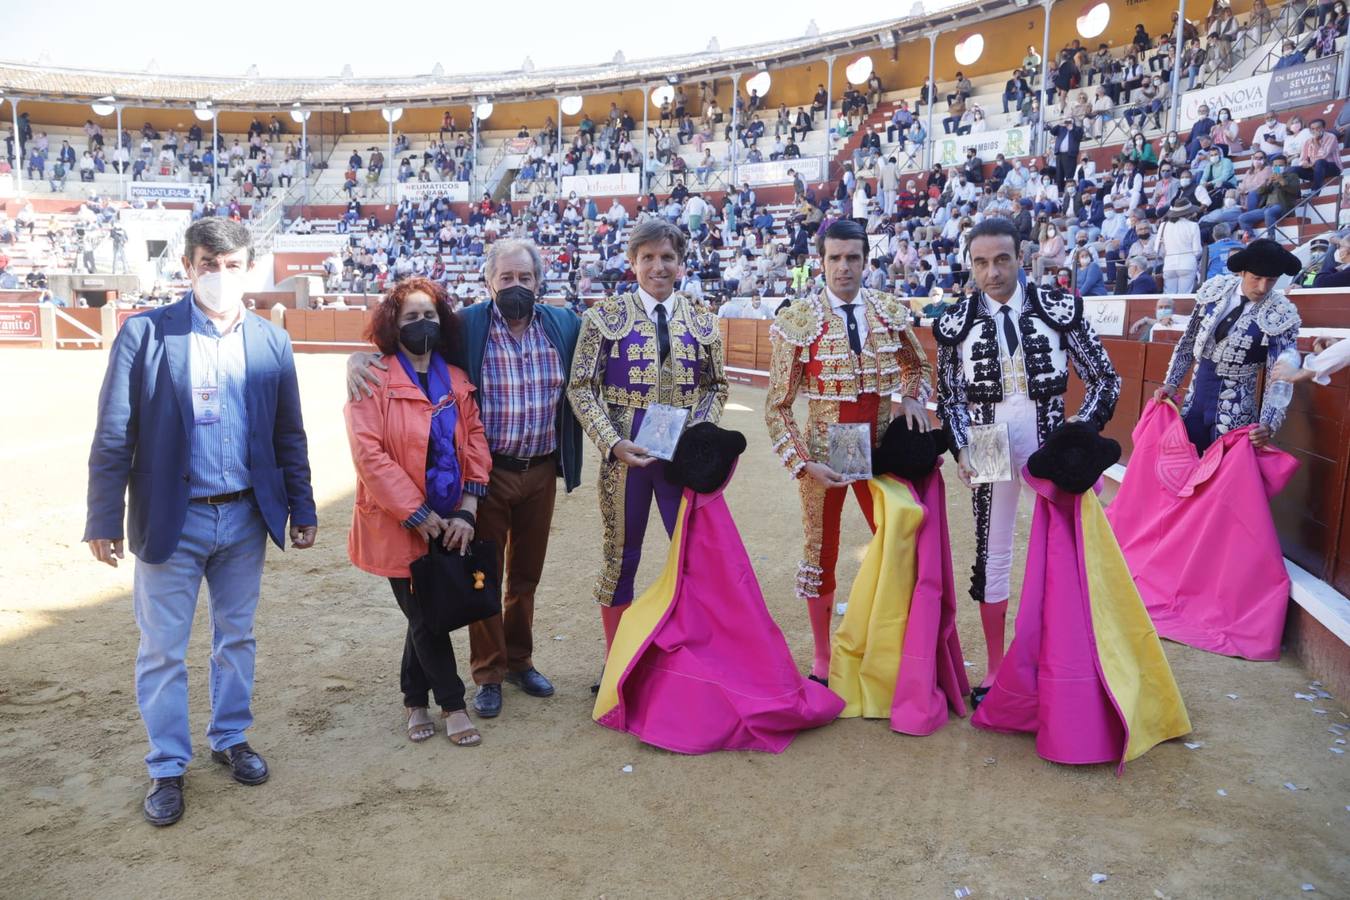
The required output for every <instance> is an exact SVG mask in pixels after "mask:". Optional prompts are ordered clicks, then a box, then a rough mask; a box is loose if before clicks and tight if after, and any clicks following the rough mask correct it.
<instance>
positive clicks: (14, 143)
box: [4, 112, 313, 199]
mask: <svg viewBox="0 0 1350 900" xmlns="http://www.w3.org/2000/svg"><path fill="white" fill-rule="evenodd" d="M83 130H84V141H83V148H82V149H77V148H76V147H74V146H72V145H71V142H70V140H66V139H63V140H62V141H61V143H60V145H59V146H57V145H56V144H55V141H54V140H52V139H51V138H50V137H49V136H48V134H47V132H46V131H42V130H38V131H34V129H33V126H32V123H31V122H30V121H29V116H28V113H26V112H21V113H20V114H19V117H18V120H17V127H16V128H15V129H14V130H13V131H11V132H10V133H9V134H7V135H6V137H5V162H4V171H10V170H12V169H15V168H19V169H21V171H22V172H23V173H24V175H25V176H26V177H27V178H29V179H30V180H32V181H33V182H35V183H44V182H45V183H46V184H47V185H48V187H49V188H50V189H51V191H52V193H56V192H58V191H64V190H66V185H67V182H68V181H69V180H70V179H72V178H78V179H79V181H80V182H83V183H92V182H93V181H94V179H95V176H96V175H98V174H103V173H107V172H113V173H115V174H123V173H125V174H126V175H127V176H128V177H129V178H130V180H132V181H188V182H193V183H199V184H205V183H208V182H210V181H211V176H212V171H213V167H214V169H215V170H216V176H217V178H218V179H219V181H220V183H221V184H222V185H223V186H227V187H232V193H233V195H234V196H239V197H243V198H246V199H247V198H250V197H267V196H269V195H270V194H271V192H272V191H273V190H274V189H275V188H276V187H278V186H280V187H286V186H288V185H290V184H292V183H293V182H294V180H295V179H296V178H301V177H304V175H305V173H306V172H309V171H311V170H312V168H313V154H312V152H311V151H310V150H309V149H308V148H306V147H305V146H303V143H302V142H301V141H300V140H299V139H298V138H293V137H291V136H289V135H288V134H287V129H286V126H285V125H284V124H283V123H282V121H281V119H279V118H278V117H277V116H272V117H271V119H270V120H269V122H268V123H267V124H264V123H263V122H262V120H261V119H260V118H257V117H255V118H254V119H253V121H252V122H251V123H250V124H249V128H248V134H247V136H246V137H245V138H244V139H243V141H242V142H241V141H240V139H238V138H234V139H229V140H227V138H226V136H225V135H223V134H217V136H216V146H215V147H212V146H211V139H210V135H209V134H205V133H204V132H203V129H202V126H201V124H200V123H198V122H194V123H193V124H192V126H191V127H190V128H188V129H187V131H185V132H183V133H182V134H180V133H179V132H178V131H177V130H174V129H170V130H169V131H168V133H161V132H160V131H159V129H157V128H155V126H154V125H153V124H151V123H150V122H148V121H147V122H146V123H145V124H144V125H142V126H141V129H140V131H138V132H132V131H130V130H128V129H126V128H124V129H123V130H122V132H121V134H120V135H111V136H108V135H105V134H104V131H103V127H102V126H101V125H99V124H98V123H97V122H95V121H93V120H92V119H88V120H86V121H85V123H84V129H83Z"/></svg>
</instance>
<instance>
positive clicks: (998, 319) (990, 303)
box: [983, 282, 1025, 356]
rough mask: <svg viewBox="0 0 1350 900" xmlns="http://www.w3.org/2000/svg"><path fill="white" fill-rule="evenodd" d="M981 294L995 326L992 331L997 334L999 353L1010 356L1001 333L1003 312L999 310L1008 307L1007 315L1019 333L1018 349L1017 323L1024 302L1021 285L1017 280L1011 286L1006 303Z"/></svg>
mask: <svg viewBox="0 0 1350 900" xmlns="http://www.w3.org/2000/svg"><path fill="white" fill-rule="evenodd" d="M983 296H984V307H985V309H987V310H988V311H989V315H990V316H991V317H992V318H993V320H994V326H995V328H994V332H995V333H996V334H998V347H999V355H1000V356H1011V355H1012V354H1011V353H1010V352H1009V350H1008V342H1007V340H1006V339H1005V338H1004V335H1003V313H1002V312H1000V310H1002V309H1003V307H1005V306H1006V307H1008V309H1009V310H1010V311H1009V313H1008V315H1009V316H1011V317H1012V323H1013V327H1014V328H1017V329H1018V332H1017V333H1018V335H1019V337H1018V349H1021V346H1022V345H1021V337H1020V335H1021V333H1022V331H1021V327H1020V326H1019V324H1018V323H1019V321H1020V320H1021V318H1022V306H1023V303H1024V302H1025V301H1024V298H1023V296H1022V285H1021V283H1020V282H1019V283H1018V285H1017V287H1015V288H1013V294H1012V296H1011V297H1009V298H1008V302H1007V303H999V302H998V301H997V300H995V299H994V298H993V297H990V296H989V295H988V294H984V295H983Z"/></svg>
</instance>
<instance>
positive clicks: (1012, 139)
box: [933, 122, 1053, 166]
mask: <svg viewBox="0 0 1350 900" xmlns="http://www.w3.org/2000/svg"><path fill="white" fill-rule="evenodd" d="M1047 124H1053V123H1049V122H1048V123H1047ZM933 144H934V147H933V151H934V153H933V160H934V162H935V163H936V164H937V165H940V166H959V165H961V163H963V162H965V161H966V151H967V150H969V149H971V148H972V147H973V148H974V149H975V155H976V156H978V157H979V158H980V159H982V160H984V161H985V162H992V161H993V159H994V157H995V156H998V155H999V154H1000V153H1002V154H1003V155H1004V156H1007V157H1013V156H1026V155H1027V154H1028V153H1030V152H1031V130H1030V129H1029V128H1027V127H1025V126H1019V127H1017V128H1008V129H1005V130H1003V131H981V132H978V133H976V134H944V135H942V136H941V137H938V138H934V140H933Z"/></svg>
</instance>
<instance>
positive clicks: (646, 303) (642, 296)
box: [637, 288, 675, 322]
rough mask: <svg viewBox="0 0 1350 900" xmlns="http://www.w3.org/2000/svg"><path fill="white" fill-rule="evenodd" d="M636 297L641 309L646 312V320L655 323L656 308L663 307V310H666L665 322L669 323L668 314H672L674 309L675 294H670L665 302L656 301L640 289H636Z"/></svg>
mask: <svg viewBox="0 0 1350 900" xmlns="http://www.w3.org/2000/svg"><path fill="white" fill-rule="evenodd" d="M637 295H638V299H639V300H641V301H642V308H643V309H644V310H646V311H647V318H649V319H651V320H652V321H653V322H655V321H656V308H657V307H658V306H662V305H664V306H665V308H666V321H667V322H669V321H670V314H671V313H672V312H674V307H675V294H674V293H672V294H671V295H670V296H669V297H667V298H666V299H665V300H657V299H656V298H655V297H653V296H652V295H651V294H649V293H647V292H646V291H644V290H643V289H642V288H638V289H637Z"/></svg>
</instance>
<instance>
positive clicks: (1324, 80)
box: [1270, 53, 1341, 109]
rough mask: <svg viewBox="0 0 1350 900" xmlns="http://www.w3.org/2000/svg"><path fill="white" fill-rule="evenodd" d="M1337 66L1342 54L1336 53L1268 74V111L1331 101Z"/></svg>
mask: <svg viewBox="0 0 1350 900" xmlns="http://www.w3.org/2000/svg"><path fill="white" fill-rule="evenodd" d="M1340 65H1341V55H1340V54H1339V53H1337V54H1336V55H1335V56H1324V57H1322V58H1321V59H1314V60H1312V61H1311V62H1305V63H1303V64H1302V65H1298V66H1290V67H1289V68H1287V69H1280V70H1279V71H1278V72H1271V73H1270V108H1271V109H1292V108H1293V107H1295V106H1306V105H1307V104H1310V103H1323V102H1326V101H1328V100H1332V99H1334V98H1335V97H1336V73H1337V71H1339V69H1340Z"/></svg>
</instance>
